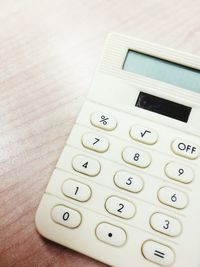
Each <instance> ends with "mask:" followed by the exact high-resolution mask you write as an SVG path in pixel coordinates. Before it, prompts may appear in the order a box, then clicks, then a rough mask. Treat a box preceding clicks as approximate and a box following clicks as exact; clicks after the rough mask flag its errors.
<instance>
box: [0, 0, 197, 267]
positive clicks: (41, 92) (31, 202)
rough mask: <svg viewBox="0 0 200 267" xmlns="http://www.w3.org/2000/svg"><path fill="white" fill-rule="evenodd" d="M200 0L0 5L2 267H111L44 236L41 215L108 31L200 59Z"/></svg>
mask: <svg viewBox="0 0 200 267" xmlns="http://www.w3.org/2000/svg"><path fill="white" fill-rule="evenodd" d="M199 14H200V1H199V0H192V1H191V0H180V1H176V0H168V1H163V0H145V1H142V0H123V1H116V0H115V1H114V0H110V1H106V0H90V1H89V0H79V1H69V0H54V1H53V0H34V1H31V0H21V1H16V0H6V1H5V0H4V1H3V0H0V25H1V27H0V133H1V135H0V175H1V183H0V266H1V267H10V266H17V267H18V266H19V267H25V266H29V267H30V266H31V267H40V266H42V267H43V266H59V267H62V266H63V267H64V266H65V267H67V266H69V267H79V266H80V267H84V266H87V267H90V266H93V267H94V266H95V267H97V266H99V267H100V266H105V265H103V264H101V263H98V262H96V261H94V260H92V259H89V258H88V257H85V256H82V255H80V254H78V253H76V252H73V251H71V250H68V249H66V248H63V247H61V246H59V245H57V244H54V243H53V242H50V241H47V240H45V239H43V238H41V237H40V236H39V235H38V233H37V232H36V230H35V226H34V214H35V211H36V208H37V206H38V204H39V201H40V199H41V197H42V194H43V192H44V189H45V187H46V185H47V182H48V179H49V176H50V175H51V173H52V170H53V169H54V167H55V164H56V161H57V159H58V157H59V155H60V152H61V150H62V147H63V145H64V142H65V139H66V136H68V134H69V132H70V130H71V128H72V125H73V124H74V122H75V119H76V116H77V114H78V111H79V110H80V108H81V105H82V104H83V102H84V98H85V96H86V93H87V91H88V88H89V86H90V82H91V79H92V76H93V73H94V70H95V67H96V65H97V63H98V60H99V57H100V54H101V51H102V48H103V44H104V40H105V38H106V35H107V33H109V32H110V31H117V32H120V33H125V34H129V35H132V36H135V37H139V38H143V39H146V40H150V41H154V42H157V43H160V44H163V45H167V46H170V47H173V48H178V49H181V50H185V51H188V52H192V53H197V54H200V15H199Z"/></svg>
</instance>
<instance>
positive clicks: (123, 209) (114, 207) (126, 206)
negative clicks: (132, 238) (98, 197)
mask: <svg viewBox="0 0 200 267" xmlns="http://www.w3.org/2000/svg"><path fill="white" fill-rule="evenodd" d="M105 208H106V210H107V211H108V212H109V213H111V214H113V215H116V216H118V217H121V218H124V219H130V218H132V217H133V216H134V215H135V213H136V208H135V205H134V204H133V203H131V202H130V201H128V200H125V199H123V198H120V197H117V196H111V197H109V198H108V199H107V200H106V203H105Z"/></svg>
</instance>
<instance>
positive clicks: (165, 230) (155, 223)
mask: <svg viewBox="0 0 200 267" xmlns="http://www.w3.org/2000/svg"><path fill="white" fill-rule="evenodd" d="M150 225H151V227H152V228H153V229H154V230H156V231H158V232H160V233H162V234H165V235H168V236H172V237H175V236H178V235H180V233H181V231H182V225H181V223H180V221H179V220H177V219H175V218H173V217H171V216H169V215H166V214H164V213H159V212H157V213H154V214H153V215H152V216H151V219H150Z"/></svg>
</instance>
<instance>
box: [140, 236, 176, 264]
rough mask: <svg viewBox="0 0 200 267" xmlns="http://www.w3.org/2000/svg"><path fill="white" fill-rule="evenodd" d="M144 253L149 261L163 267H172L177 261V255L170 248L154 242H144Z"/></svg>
mask: <svg viewBox="0 0 200 267" xmlns="http://www.w3.org/2000/svg"><path fill="white" fill-rule="evenodd" d="M142 253H143V255H144V257H145V258H146V259H147V260H149V261H151V262H154V263H157V264H159V265H161V266H170V265H172V264H173V262H174V261H175V254H174V252H173V250H172V249H171V248H170V247H168V246H165V245H163V244H160V243H158V242H155V241H153V240H148V241H146V242H144V244H143V246H142Z"/></svg>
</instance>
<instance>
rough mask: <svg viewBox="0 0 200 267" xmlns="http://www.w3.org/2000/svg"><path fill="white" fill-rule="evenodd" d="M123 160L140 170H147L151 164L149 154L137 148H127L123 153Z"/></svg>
mask: <svg viewBox="0 0 200 267" xmlns="http://www.w3.org/2000/svg"><path fill="white" fill-rule="evenodd" d="M122 158H123V160H124V161H125V162H126V163H128V164H131V165H134V166H137V167H140V168H146V167H148V166H149V165H150V163H151V156H150V155H149V153H147V152H145V151H143V150H140V149H137V148H135V147H126V148H125V149H124V150H123V152H122Z"/></svg>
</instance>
